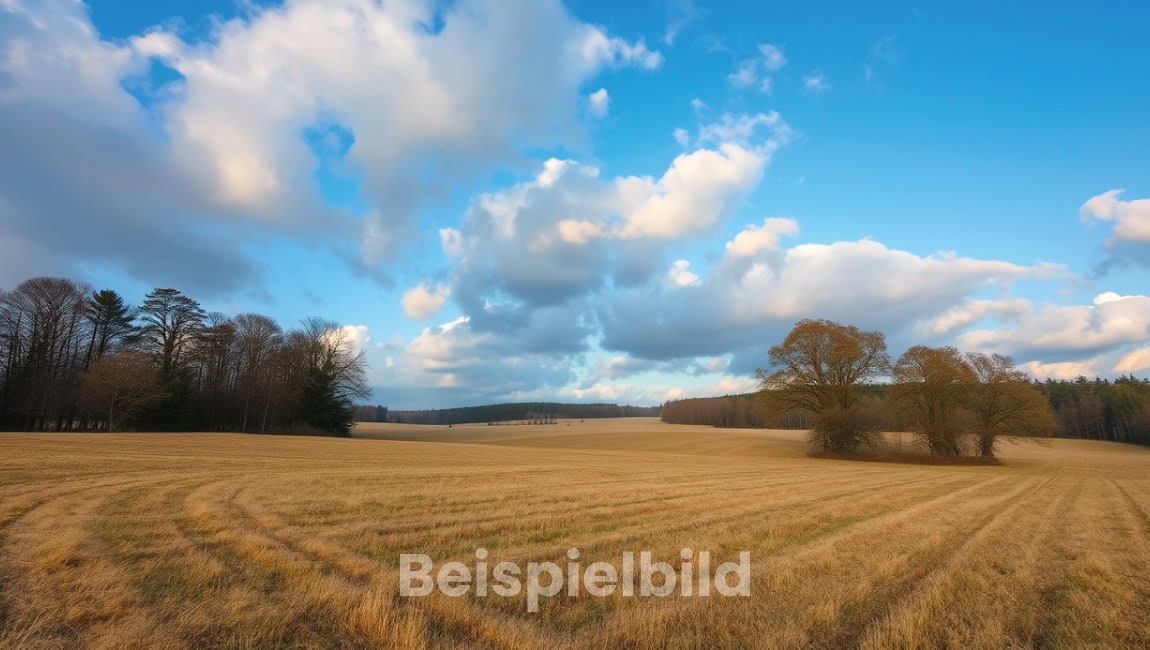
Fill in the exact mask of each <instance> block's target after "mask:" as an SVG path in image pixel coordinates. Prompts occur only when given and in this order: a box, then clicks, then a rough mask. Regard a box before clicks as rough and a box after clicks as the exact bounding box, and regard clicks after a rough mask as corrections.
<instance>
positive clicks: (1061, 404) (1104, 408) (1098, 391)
mask: <svg viewBox="0 0 1150 650" xmlns="http://www.w3.org/2000/svg"><path fill="white" fill-rule="evenodd" d="M1040 388H1041V389H1042V392H1043V393H1045V394H1046V397H1047V399H1048V400H1049V401H1050V406H1051V407H1052V408H1053V409H1054V418H1055V420H1057V421H1058V430H1059V435H1062V436H1066V437H1072V438H1094V439H1098V440H1111V441H1114V442H1129V443H1134V444H1139V445H1150V379H1136V378H1135V377H1133V376H1128V377H1119V378H1118V379H1116V380H1114V381H1110V380H1107V379H1100V378H1094V379H1087V378H1086V377H1079V378H1077V379H1075V380H1074V381H1046V382H1045V383H1043V384H1041V385H1040Z"/></svg>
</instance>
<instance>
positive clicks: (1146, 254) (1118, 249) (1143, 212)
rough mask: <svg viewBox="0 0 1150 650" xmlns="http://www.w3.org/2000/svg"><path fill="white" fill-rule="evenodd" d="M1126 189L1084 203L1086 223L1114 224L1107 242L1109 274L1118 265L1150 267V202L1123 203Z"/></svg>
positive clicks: (1081, 213)
mask: <svg viewBox="0 0 1150 650" xmlns="http://www.w3.org/2000/svg"><path fill="white" fill-rule="evenodd" d="M1122 192H1123V190H1110V191H1109V192H1105V193H1103V194H1099V195H1098V196H1095V197H1092V198H1091V199H1090V200H1089V201H1087V202H1086V203H1084V204H1082V207H1081V208H1080V209H1079V215H1080V216H1081V217H1082V219H1083V221H1088V222H1089V221H1103V222H1106V223H1109V224H1111V225H1110V236H1109V237H1108V238H1107V239H1106V248H1107V251H1108V255H1109V257H1108V259H1107V261H1106V262H1105V263H1104V264H1103V266H1102V269H1101V270H1102V271H1105V270H1106V269H1107V268H1108V267H1109V266H1110V265H1112V264H1114V263H1116V262H1134V263H1137V264H1143V265H1150V199H1135V200H1133V201H1123V200H1121V199H1120V198H1119V197H1120V196H1121V195H1122Z"/></svg>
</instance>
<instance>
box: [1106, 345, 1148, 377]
mask: <svg viewBox="0 0 1150 650" xmlns="http://www.w3.org/2000/svg"><path fill="white" fill-rule="evenodd" d="M1148 369H1150V347H1147V348H1139V349H1137V350H1134V351H1133V352H1130V353H1129V354H1126V355H1124V356H1123V357H1122V358H1121V359H1120V360H1119V361H1118V364H1117V365H1115V366H1114V372H1129V373H1134V372H1139V371H1142V370H1148Z"/></svg>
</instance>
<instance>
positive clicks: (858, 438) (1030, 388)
mask: <svg viewBox="0 0 1150 650" xmlns="http://www.w3.org/2000/svg"><path fill="white" fill-rule="evenodd" d="M768 358H769V361H770V367H769V369H767V370H762V369H760V370H759V371H758V372H757V376H758V378H759V382H760V386H761V387H762V390H761V391H760V392H758V393H757V394H756V395H755V398H754V399H753V401H752V400H748V399H745V398H743V397H727V398H719V399H717V400H713V401H686V403H682V404H675V403H671V404H667V405H665V407H664V409H663V413H664V419H667V420H668V421H688V422H692V423H703V421H706V420H709V422H707V423H711V424H723V423H729V424H728V426H737V424H735V423H748V424H751V423H758V424H760V425H767V426H779V425H780V424H784V423H787V422H788V421H789V423H790V424H791V425H792V426H793V425H795V424H798V426H799V427H801V428H809V429H810V430H811V442H812V444H813V445H814V446H815V447H817V448H819V449H822V450H825V451H828V452H832V453H838V454H849V453H856V452H859V451H863V450H866V449H874V448H878V447H881V446H882V445H883V441H884V439H883V437H882V435H881V431H883V430H894V431H911V432H913V433H915V434H916V435H917V436H918V438H919V439H920V440H921V442H922V443H923V445H924V446H925V447H926V448H927V449H929V451H930V453H931V454H932V455H935V456H943V457H957V456H961V455H967V454H968V453H969V454H972V455H979V456H984V457H991V456H993V455H994V451H995V446H996V443H997V441H998V440H1000V439H1001V438H1004V437H1021V436H1039V435H1053V434H1054V433H1056V431H1057V429H1058V426H1059V423H1060V421H1059V420H1058V419H1057V418H1056V415H1055V410H1054V408H1053V407H1052V401H1053V400H1052V399H1051V398H1049V397H1048V396H1047V394H1046V393H1044V392H1043V391H1042V390H1041V389H1040V388H1039V387H1038V386H1037V385H1035V384H1034V383H1033V382H1032V381H1031V379H1030V377H1029V376H1027V375H1026V373H1024V372H1021V371H1019V370H1017V369H1016V368H1015V363H1014V360H1013V359H1011V358H1010V357H1008V356H1004V355H999V354H982V353H965V354H964V353H962V352H961V351H959V350H958V349H956V348H954V347H950V346H945V347H928V346H924V345H916V346H913V347H911V348H910V349H908V350H907V351H906V352H905V353H903V354H902V356H900V357H899V358H898V359H897V360H895V361H893V362H892V360H891V359H890V356H889V355H888V354H887V349H886V339H885V337H884V336H883V334H882V333H881V332H874V331H863V330H860V329H858V328H857V327H853V326H847V325H841V324H839V323H835V322H832V321H827V320H803V321H800V322H799V323H798V324H796V325H795V327H794V328H793V329H792V330H791V332H790V333H789V334H788V335H787V337H786V338H785V339H784V340H783V341H782V343H780V344H778V345H776V346H773V347H771V348H770V350H769V353H768ZM756 406H757V407H758V414H757V416H756V415H755V414H754V410H755V408H754V407H756ZM1133 421H1134V420H1133V419H1130V420H1129V422H1133ZM751 425H752V426H753V424H751ZM1127 430H1129V426H1128V427H1127Z"/></svg>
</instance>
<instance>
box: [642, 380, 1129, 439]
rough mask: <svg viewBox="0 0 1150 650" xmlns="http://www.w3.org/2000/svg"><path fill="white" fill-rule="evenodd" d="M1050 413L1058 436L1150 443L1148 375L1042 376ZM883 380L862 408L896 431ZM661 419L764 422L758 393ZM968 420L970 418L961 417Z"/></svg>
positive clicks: (798, 413) (810, 419) (806, 422)
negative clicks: (1145, 376)
mask: <svg viewBox="0 0 1150 650" xmlns="http://www.w3.org/2000/svg"><path fill="white" fill-rule="evenodd" d="M1034 387H1035V388H1037V389H1038V390H1039V391H1041V392H1042V394H1043V395H1044V396H1045V397H1046V399H1047V401H1048V402H1049V404H1050V408H1051V409H1052V410H1053V412H1054V420H1055V427H1054V430H1053V433H1052V435H1053V436H1054V437H1059V438H1088V439H1094V440H1109V441H1112V442H1126V443H1131V444H1138V445H1150V379H1138V378H1136V377H1134V376H1125V377H1119V378H1117V379H1115V380H1109V379H1103V378H1100V377H1095V378H1093V379H1087V378H1086V377H1078V378H1076V379H1074V380H1067V379H1058V380H1055V379H1047V380H1045V381H1043V382H1034ZM887 388H888V387H887V386H886V385H884V384H874V385H870V386H864V387H863V392H864V396H863V399H864V400H865V402H866V403H865V404H864V405H863V406H862V407H861V408H863V409H864V410H867V411H870V413H871V417H877V418H881V419H882V421H883V429H885V430H887V431H895V430H897V429H898V428H899V427H902V426H905V423H904V422H903V421H902V420H903V418H901V417H900V416H899V415H898V414H897V413H891V412H890V410H889V409H887V408H886V405H885V400H886V399H887V395H888V391H887ZM662 419H663V421H664V422H668V423H672V424H699V425H705V426H713V427H736V428H764V427H766V426H768V423H767V420H766V417H765V416H764V414H763V410H762V408H761V405H760V404H759V394H758V393H744V394H741V395H724V396H722V397H694V398H688V399H680V400H674V401H670V402H667V403H666V404H664V405H663V410H662ZM964 419H966V420H967V421H969V417H965V418H964ZM770 426H773V427H775V428H778V429H811V428H813V427H814V414H813V413H810V412H808V411H804V410H802V409H794V410H791V411H788V412H787V413H784V414H781V415H780V416H779V417H778V418H777V419H776V420H775V421H774V422H772V423H771V424H770Z"/></svg>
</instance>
